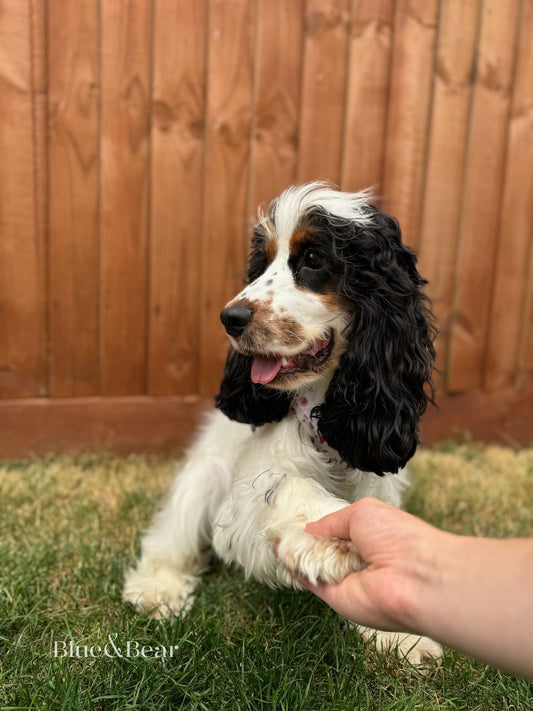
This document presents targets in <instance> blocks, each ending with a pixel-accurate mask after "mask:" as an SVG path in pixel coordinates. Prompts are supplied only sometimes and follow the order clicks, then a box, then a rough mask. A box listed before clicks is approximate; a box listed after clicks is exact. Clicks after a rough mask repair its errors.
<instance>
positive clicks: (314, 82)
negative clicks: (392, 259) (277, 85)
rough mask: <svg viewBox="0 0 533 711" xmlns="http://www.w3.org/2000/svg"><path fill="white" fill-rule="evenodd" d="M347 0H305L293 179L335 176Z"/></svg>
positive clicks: (337, 175)
mask: <svg viewBox="0 0 533 711" xmlns="http://www.w3.org/2000/svg"><path fill="white" fill-rule="evenodd" d="M349 13H350V6H349V2H348V0H308V1H307V3H306V11H305V46H304V70H303V79H302V112H301V123H300V142H299V161H298V181H299V182H305V181H307V180H317V179H321V180H330V181H332V182H333V183H336V184H338V183H339V182H340V177H341V176H340V168H341V160H342V139H343V120H344V88H345V83H346V71H347V67H346V59H347V47H348V26H349Z"/></svg>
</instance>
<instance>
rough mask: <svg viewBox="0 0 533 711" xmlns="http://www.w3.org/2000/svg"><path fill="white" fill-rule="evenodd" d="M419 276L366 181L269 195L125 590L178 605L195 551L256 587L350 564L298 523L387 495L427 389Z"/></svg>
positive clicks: (148, 605) (338, 573) (408, 644)
mask: <svg viewBox="0 0 533 711" xmlns="http://www.w3.org/2000/svg"><path fill="white" fill-rule="evenodd" d="M424 283H425V282H424V281H423V280H422V279H421V277H420V276H419V274H418V272H417V269H416V259H415V256H414V254H413V252H412V251H411V250H410V249H408V248H407V247H405V246H404V245H403V244H402V241H401V235H400V229H399V227H398V224H397V222H395V221H394V220H393V219H392V218H390V217H388V216H387V215H385V214H384V213H383V212H381V211H380V210H379V209H378V208H376V207H374V206H373V205H372V204H371V203H370V195H369V193H368V192H366V191H363V192H359V193H355V194H352V193H345V192H340V191H337V190H335V189H333V188H331V187H330V186H328V185H326V184H323V183H310V184H308V185H303V186H296V187H291V188H289V189H288V190H286V191H285V192H284V193H283V194H282V195H281V196H280V197H278V198H277V199H276V200H274V201H273V202H272V203H271V204H270V206H269V209H268V212H267V214H266V215H260V217H259V221H258V223H257V225H256V227H255V229H254V234H253V238H252V252H251V256H250V260H249V266H248V283H247V284H246V286H245V288H244V289H243V290H242V291H241V292H240V293H239V294H238V295H237V296H235V298H234V299H232V300H231V301H230V302H229V303H228V304H227V305H226V307H225V308H224V310H223V311H222V314H221V319H222V322H223V324H224V326H225V328H226V331H227V333H228V335H229V338H230V344H231V345H230V350H229V355H228V358H227V363H226V370H225V373H224V377H223V380H222V384H221V387H220V393H219V394H218V396H217V398H216V406H217V409H216V410H215V411H214V412H213V413H211V414H210V415H209V416H208V419H207V421H206V424H205V426H204V428H203V430H202V432H201V433H200V435H199V436H198V438H197V439H196V441H195V442H194V444H193V445H192V446H191V447H190V449H189V451H188V453H187V458H186V463H185V466H184V467H183V469H182V471H180V473H179V475H178V476H177V478H176V480H175V484H174V487H173V490H172V492H171V495H170V497H169V500H168V502H167V504H166V505H165V507H164V508H163V509H162V510H161V511H160V513H158V515H157V516H156V518H155V520H154V522H153V524H152V526H151V528H150V529H149V530H148V532H147V534H146V535H145V537H144V538H143V540H142V554H141V558H140V560H139V562H138V564H137V567H136V568H134V569H132V570H130V571H129V572H128V574H127V576H126V583H125V589H124V598H125V600H127V601H130V602H132V603H133V604H134V605H135V606H136V607H137V608H139V609H141V610H145V611H150V612H151V613H152V614H156V615H159V616H161V615H173V614H183V613H184V612H186V611H187V610H188V609H189V608H190V606H191V604H192V602H193V594H194V589H195V587H196V585H197V584H198V582H199V576H200V574H201V572H202V570H204V569H205V567H206V565H207V563H208V560H209V556H210V551H211V549H214V551H215V553H216V554H217V555H218V556H220V557H221V558H222V559H223V560H224V561H226V562H227V563H233V562H234V563H238V564H239V565H240V566H242V568H243V569H244V572H245V574H246V575H247V576H254V577H255V578H257V579H258V580H260V581H263V582H265V583H267V584H268V585H271V586H276V585H291V586H293V587H295V588H300V587H301V584H300V579H301V577H302V576H306V577H307V578H308V579H309V580H311V581H316V580H317V579H321V580H324V581H326V582H334V581H339V580H341V579H342V578H344V577H345V576H346V575H347V574H348V573H350V572H352V571H357V570H359V569H360V568H361V567H362V565H364V562H363V561H361V559H360V558H359V555H358V553H357V551H356V550H355V548H354V547H353V545H352V544H351V543H349V542H346V541H341V540H338V539H334V538H332V539H323V540H318V539H315V538H314V537H313V536H311V535H309V534H308V533H306V532H305V530H304V527H305V524H306V523H307V522H308V521H313V520H316V519H318V518H320V517H322V516H324V515H326V514H328V513H331V512H333V511H336V510H338V509H340V508H342V507H344V506H346V505H347V504H349V503H351V502H353V501H356V500H357V499H360V498H362V497H365V496H374V497H377V498H379V499H382V500H383V501H387V502H388V503H390V504H393V505H396V506H399V505H400V503H401V497H402V492H403V491H404V489H405V487H406V485H407V475H406V472H405V469H404V467H405V464H406V462H407V461H408V460H409V459H410V458H411V457H412V455H413V454H414V452H415V449H416V447H417V443H418V421H419V418H420V416H421V415H422V413H423V412H424V410H425V409H426V405H427V403H428V400H430V399H431V398H432V389H431V373H432V369H433V361H434V355H435V353H434V348H433V336H434V333H433V326H432V319H431V315H430V313H429V311H428V306H427V302H426V299H425V297H424V295H423V294H422V293H421V287H422V286H423V285H424ZM277 541H278V542H279V543H278V548H277V554H276V550H275V546H276V542H277ZM372 632H373V631H369V630H366V634H367V635H370V634H371V633H372ZM376 642H377V645H378V648H387V647H390V646H393V645H394V646H397V647H398V648H399V649H400V650H401V651H402V652H403V654H404V655H406V656H408V657H409V659H410V660H411V661H412V662H413V663H419V662H421V661H423V660H425V659H426V658H427V656H433V657H435V656H439V654H440V648H439V647H438V645H436V644H435V643H434V642H432V641H431V640H428V639H424V638H420V639H418V638H416V637H409V636H408V635H391V634H389V633H382V632H380V633H377V635H376Z"/></svg>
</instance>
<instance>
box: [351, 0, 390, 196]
mask: <svg viewBox="0 0 533 711" xmlns="http://www.w3.org/2000/svg"><path fill="white" fill-rule="evenodd" d="M393 18H394V2H393V0H377V1H376V0H363V1H362V2H360V1H359V0H352V14H351V35H350V46H349V60H348V82H347V87H346V92H347V93H346V128H345V133H344V147H343V160H342V176H341V185H342V187H343V189H344V190H361V189H362V188H367V187H370V186H372V187H373V188H374V191H375V192H376V193H378V194H381V191H382V189H383V185H382V180H383V155H384V150H385V130H386V125H387V107H388V96H389V80H390V63H391V62H390V60H391V51H392V24H393Z"/></svg>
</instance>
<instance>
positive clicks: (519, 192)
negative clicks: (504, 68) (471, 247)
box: [484, 0, 533, 389]
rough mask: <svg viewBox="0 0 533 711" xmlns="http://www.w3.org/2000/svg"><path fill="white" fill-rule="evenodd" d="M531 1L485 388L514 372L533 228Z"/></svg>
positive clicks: (520, 59)
mask: <svg viewBox="0 0 533 711" xmlns="http://www.w3.org/2000/svg"><path fill="white" fill-rule="evenodd" d="M532 37H533V2H531V0H528V1H526V2H524V3H523V12H522V16H521V21H520V37H519V43H518V55H517V64H516V71H515V78H514V89H513V98H512V107H511V118H510V122H509V135H508V147H507V161H506V172H505V184H504V190H503V201H502V215H501V221H500V226H499V227H500V232H499V245H498V255H497V269H496V270H495V275H494V294H493V299H492V309H491V315H490V328H489V340H488V347H487V356H486V360H485V380H484V385H485V388H486V389H496V388H500V387H505V386H507V385H510V384H511V383H513V382H514V381H515V379H516V375H517V367H518V357H519V353H518V349H519V346H520V334H521V331H522V330H523V329H524V327H525V326H526V322H525V321H524V309H525V306H526V304H525V301H524V295H525V294H526V293H527V290H526V281H527V273H528V262H529V250H530V248H531V244H532V229H533V47H532V44H531V38H532Z"/></svg>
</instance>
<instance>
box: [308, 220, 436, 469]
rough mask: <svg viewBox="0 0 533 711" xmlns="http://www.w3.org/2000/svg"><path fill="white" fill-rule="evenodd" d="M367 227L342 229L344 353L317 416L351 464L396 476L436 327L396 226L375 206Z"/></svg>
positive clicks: (418, 406)
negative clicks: (346, 310) (346, 318)
mask: <svg viewBox="0 0 533 711" xmlns="http://www.w3.org/2000/svg"><path fill="white" fill-rule="evenodd" d="M373 211H374V212H373V224H372V226H371V227H370V228H361V227H359V228H357V227H355V226H354V227H353V228H352V234H351V235H349V234H348V232H347V230H346V229H344V230H342V233H341V238H340V239H338V240H337V241H336V243H335V247H336V252H337V254H338V256H339V257H341V259H342V261H343V263H344V265H345V273H344V276H343V277H342V278H341V280H340V283H339V296H340V297H341V298H342V299H343V300H344V301H345V302H347V303H349V304H350V308H351V309H353V317H352V320H351V323H350V325H349V327H348V328H347V330H346V333H345V337H346V339H347V349H346V351H345V353H344V354H343V355H342V357H341V360H340V363H339V367H338V369H337V370H336V372H335V374H334V376H333V379H332V381H331V383H330V386H329V389H328V391H327V393H326V398H325V401H324V403H323V405H321V406H319V407H318V408H316V412H315V413H314V414H315V415H317V416H318V417H319V421H318V428H319V432H320V434H321V435H322V436H323V437H324V438H325V439H326V440H327V442H328V443H329V444H330V445H331V446H332V447H334V448H335V449H336V450H337V451H338V452H339V454H340V455H341V457H342V458H343V459H344V460H345V461H346V462H348V463H349V464H350V465H351V466H353V467H357V468H358V469H361V470H363V471H369V472H375V473H376V474H379V475H382V474H384V473H385V472H397V471H398V469H399V468H400V467H402V466H404V465H405V463H406V462H407V461H408V460H409V459H410V458H411V457H412V455H413V454H414V452H415V450H416V447H417V445H418V441H419V440H418V421H419V419H420V416H421V415H422V414H423V412H424V411H425V409H426V407H427V403H428V401H431V402H432V401H433V387H432V385H431V374H432V370H433V363H434V358H435V350H434V347H433V340H434V337H435V329H434V326H433V318H432V316H431V313H430V311H429V309H428V306H427V303H428V299H427V297H426V296H424V295H423V294H422V292H421V288H422V287H423V285H424V284H425V283H426V282H425V281H424V280H423V279H422V278H421V277H420V275H419V274H418V271H417V268H416V257H415V254H414V252H412V251H411V250H410V249H409V248H407V247H405V246H404V245H403V244H402V241H401V233H400V228H399V226H398V223H397V222H396V221H395V220H393V219H392V218H390V217H388V216H387V215H385V214H384V213H382V212H381V211H380V210H378V209H377V208H373Z"/></svg>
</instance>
